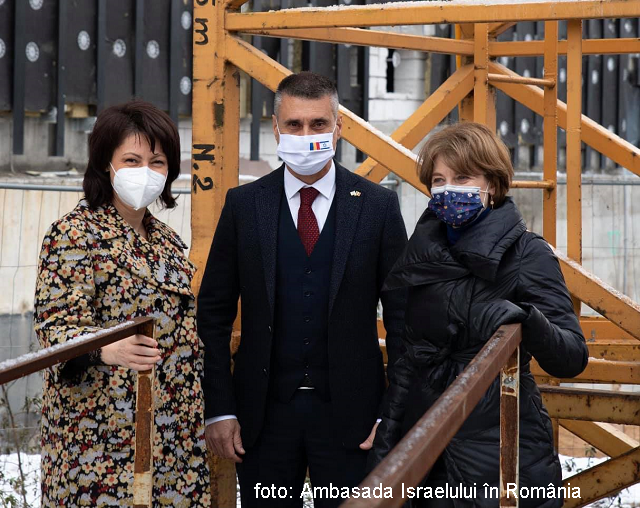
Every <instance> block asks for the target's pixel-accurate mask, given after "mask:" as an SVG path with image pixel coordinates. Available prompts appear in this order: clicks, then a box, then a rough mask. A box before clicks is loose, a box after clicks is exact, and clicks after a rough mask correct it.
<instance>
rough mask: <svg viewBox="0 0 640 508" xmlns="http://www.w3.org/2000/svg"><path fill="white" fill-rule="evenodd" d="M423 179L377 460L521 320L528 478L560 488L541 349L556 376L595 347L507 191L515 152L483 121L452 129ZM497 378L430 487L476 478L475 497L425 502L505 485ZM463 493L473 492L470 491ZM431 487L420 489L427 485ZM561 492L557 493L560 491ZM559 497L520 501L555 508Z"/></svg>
mask: <svg viewBox="0 0 640 508" xmlns="http://www.w3.org/2000/svg"><path fill="white" fill-rule="evenodd" d="M418 173H419V176H420V180H421V181H422V183H424V184H425V185H426V186H427V188H428V189H429V190H430V191H431V193H432V196H433V197H432V199H431V200H430V202H429V207H428V208H427V210H426V211H425V213H424V214H423V216H422V217H421V219H420V221H419V222H418V225H417V226H416V230H415V233H414V234H413V236H412V238H411V240H410V242H409V244H408V246H407V248H406V250H405V252H404V254H403V255H402V256H401V257H400V259H399V260H398V262H397V264H396V266H395V268H394V269H393V270H392V272H391V273H390V275H389V277H388V279H387V281H386V283H385V286H386V289H397V288H401V287H406V288H408V291H409V294H408V295H409V296H408V303H407V310H406V315H405V319H406V337H405V338H406V341H405V346H406V352H405V354H404V356H403V357H401V358H400V359H399V360H398V361H397V362H396V364H395V368H394V370H393V375H392V377H391V379H390V380H389V383H390V384H389V388H388V391H387V394H386V395H385V399H384V403H383V417H382V422H381V423H380V425H379V427H378V430H377V434H376V438H375V442H374V448H373V450H372V451H371V456H370V466H372V467H373V466H374V465H376V464H377V463H378V462H379V461H380V460H382V458H384V456H385V455H386V454H387V453H388V452H389V451H390V450H391V449H392V448H393V447H394V446H395V445H396V444H397V443H398V441H399V440H400V438H401V437H402V436H403V435H404V434H406V433H407V432H408V430H409V429H410V428H411V427H412V426H413V425H414V424H415V423H416V422H417V421H418V419H419V418H420V417H421V416H422V415H423V414H424V413H425V412H426V411H427V410H428V409H429V408H430V407H431V406H432V405H433V404H434V403H435V402H436V400H437V399H438V397H439V396H440V395H441V394H442V393H443V392H444V390H445V389H446V388H447V387H448V386H449V385H450V384H451V383H452V382H453V381H454V380H455V378H456V376H457V375H458V374H460V373H461V372H462V371H463V369H464V368H465V367H466V366H467V365H468V363H469V362H470V361H471V360H472V359H473V357H474V356H475V355H476V354H477V353H478V352H479V351H480V349H482V347H483V346H484V344H485V343H486V342H487V341H488V340H489V338H490V337H491V336H492V334H493V333H494V332H495V331H496V330H497V329H498V328H499V327H500V326H501V325H503V324H508V323H522V333H523V335H522V337H523V340H522V345H521V347H522V349H521V354H520V364H521V375H520V486H521V487H523V486H524V487H533V486H537V487H545V488H546V487H548V486H549V484H552V485H554V486H555V487H560V486H561V485H562V478H561V468H560V462H559V460H558V455H557V453H556V451H555V450H554V446H553V432H552V427H551V421H550V419H549V415H548V413H547V411H546V409H545V408H544V406H543V404H542V400H541V397H540V392H539V390H538V387H537V386H536V383H535V381H534V379H533V376H532V375H531V372H530V369H529V361H530V360H531V357H532V356H533V357H534V358H535V359H536V360H537V361H538V363H539V364H540V366H541V367H542V368H543V369H544V370H545V371H546V372H548V373H549V374H550V375H552V376H556V377H560V378H570V377H573V376H576V375H578V374H579V373H580V372H582V371H583V370H584V368H585V367H586V365H587V359H588V351H587V347H586V345H585V340H584V337H583V335H582V331H581V329H580V324H579V321H578V318H577V316H576V315H575V313H574V310H573V306H572V302H571V298H570V297H569V292H568V290H567V287H566V285H565V282H564V278H563V276H562V272H561V271H560V266H559V264H558V261H557V259H556V257H555V256H554V254H553V252H552V250H551V249H550V247H549V245H548V244H547V242H546V241H545V240H544V239H542V238H541V237H540V236H538V235H536V234H534V233H531V232H529V231H527V229H526V225H525V223H524V221H523V219H522V216H521V215H520V212H519V211H518V209H517V208H516V205H515V204H514V202H513V201H512V200H511V198H508V197H506V193H507V191H508V189H509V184H510V182H511V178H512V176H513V168H512V166H511V162H510V159H509V153H508V151H507V149H506V147H505V146H504V145H503V144H502V142H501V141H500V140H499V139H498V138H497V137H496V136H495V134H493V133H492V132H491V131H490V130H489V129H487V128H486V127H484V126H482V125H480V124H475V123H461V124H456V125H452V126H449V127H447V128H445V129H443V130H441V131H439V132H438V133H436V134H435V135H433V136H432V137H431V138H430V139H429V140H428V141H427V143H426V144H425V146H424V148H423V149H422V152H421V154H420V158H419V163H418ZM499 442H500V387H499V384H498V380H497V379H496V380H494V382H493V383H492V384H491V386H490V388H489V390H488V391H487V393H486V394H485V395H484V396H483V398H482V399H481V400H480V402H479V403H478V405H477V406H476V408H475V409H474V411H473V412H472V413H471V415H470V416H469V418H468V419H467V420H466V422H465V423H464V424H463V426H462V427H461V429H460V430H459V431H458V433H457V434H456V436H455V437H454V438H453V440H452V441H451V442H450V443H449V445H448V446H447V447H446V449H445V451H444V452H443V453H442V455H441V456H440V457H439V458H438V460H437V461H436V463H435V465H434V467H433V468H432V469H431V471H430V473H429V474H428V476H427V478H426V479H425V482H424V484H423V485H424V486H430V487H432V488H434V489H435V487H438V486H445V484H447V483H448V484H449V486H451V487H457V486H458V485H459V484H462V485H463V486H467V487H472V486H474V484H475V485H476V487H477V495H478V497H477V498H476V499H473V500H472V499H440V500H431V499H421V500H420V501H418V502H416V501H413V503H414V504H413V506H420V507H429V508H435V507H456V508H459V507H483V508H484V507H496V506H498V499H497V498H495V497H493V498H485V497H484V492H485V489H484V488H482V486H483V485H484V484H489V486H491V487H498V485H499V451H500V444H499ZM469 491H470V489H469V490H467V492H469ZM423 492H424V491H423ZM556 492H557V490H556ZM562 503H563V501H562V499H557V498H555V499H554V498H547V499H545V498H533V499H531V498H530V499H520V506H521V507H523V508H526V507H534V506H535V507H545V508H550V507H557V506H562Z"/></svg>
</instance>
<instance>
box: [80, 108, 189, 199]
mask: <svg viewBox="0 0 640 508" xmlns="http://www.w3.org/2000/svg"><path fill="white" fill-rule="evenodd" d="M131 134H137V135H140V136H144V137H145V138H146V140H147V141H148V142H149V146H150V147H151V151H152V152H155V145H156V143H159V144H160V146H161V147H162V151H163V152H164V154H165V155H166V157H167V166H168V173H167V181H166V183H165V185H164V189H163V191H162V194H161V195H160V200H161V201H162V203H163V204H164V206H166V207H167V208H173V207H175V206H176V200H175V198H174V197H173V196H172V195H171V184H172V183H173V182H174V181H175V179H176V178H178V176H179V175H180V136H179V135H178V129H177V128H176V126H175V124H174V123H173V121H172V120H171V117H170V116H169V115H167V114H166V113H165V112H164V111H162V110H161V109H158V108H157V107H155V106H154V105H153V104H150V103H149V102H145V101H141V100H132V101H129V102H126V103H124V104H120V105H117V106H111V107H109V108H107V109H105V110H104V111H102V112H101V113H100V114H99V115H98V118H97V120H96V124H95V125H94V127H93V131H92V132H91V134H90V135H89V162H88V163H87V170H86V172H85V174H84V180H83V181H82V189H83V190H84V195H85V198H86V199H87V201H88V202H89V207H90V208H97V207H98V206H101V205H105V204H107V203H111V201H112V200H113V187H112V186H111V179H110V175H109V172H108V171H107V170H108V169H109V162H111V159H112V157H113V152H115V150H116V148H118V147H119V146H120V145H121V144H122V143H123V142H124V140H125V139H126V138H127V137H128V136H130V135H131Z"/></svg>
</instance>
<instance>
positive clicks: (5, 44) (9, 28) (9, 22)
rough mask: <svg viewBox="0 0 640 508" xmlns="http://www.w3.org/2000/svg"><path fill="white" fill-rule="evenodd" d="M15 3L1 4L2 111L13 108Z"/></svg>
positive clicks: (0, 76) (0, 78)
mask: <svg viewBox="0 0 640 508" xmlns="http://www.w3.org/2000/svg"><path fill="white" fill-rule="evenodd" d="M14 3H15V2H4V3H3V4H2V5H0V111H8V110H10V109H11V80H12V76H13V72H12V71H13V62H12V60H13V58H14V53H13V48H14V43H15V41H14V40H13V34H14V32H13V23H14V19H13V15H14Z"/></svg>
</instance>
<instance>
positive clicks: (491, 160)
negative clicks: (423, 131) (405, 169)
mask: <svg viewBox="0 0 640 508" xmlns="http://www.w3.org/2000/svg"><path fill="white" fill-rule="evenodd" d="M438 157H441V158H442V159H443V161H444V162H445V163H446V165H447V166H449V167H450V168H451V169H452V170H453V171H454V172H455V173H456V174H461V175H469V176H477V175H482V176H484V177H485V178H486V179H487V182H489V184H490V185H491V186H492V187H493V188H494V194H493V196H492V197H493V201H494V202H495V206H496V207H497V206H500V205H501V204H502V202H503V201H504V198H505V196H506V195H507V192H509V186H510V185H511V179H512V178H513V166H512V164H511V158H510V156H509V150H508V149H507V147H506V146H505V145H504V143H503V142H502V141H501V140H500V139H499V138H498V137H497V136H496V134H495V133H494V132H492V131H491V130H490V129H489V128H488V127H486V126H485V125H482V124H479V123H475V122H462V123H457V124H453V125H449V126H447V127H445V128H444V129H442V130H440V131H438V132H436V133H435V134H433V135H432V136H431V137H430V138H429V139H427V142H426V143H425V145H424V146H423V147H422V150H420V155H419V156H418V168H417V170H418V177H419V178H420V181H421V182H422V183H423V184H424V185H426V186H427V189H429V191H431V180H432V177H433V169H434V166H435V163H436V159H438Z"/></svg>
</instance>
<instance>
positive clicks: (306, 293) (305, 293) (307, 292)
mask: <svg viewBox="0 0 640 508" xmlns="http://www.w3.org/2000/svg"><path fill="white" fill-rule="evenodd" d="M312 294H313V293H312V292H311V291H305V292H304V296H305V297H307V298H309V297H310V296H311V295H312Z"/></svg>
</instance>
